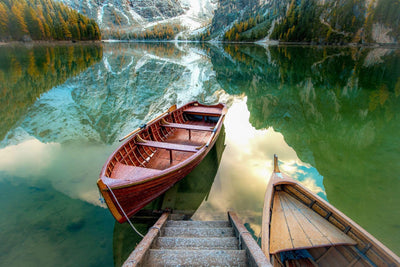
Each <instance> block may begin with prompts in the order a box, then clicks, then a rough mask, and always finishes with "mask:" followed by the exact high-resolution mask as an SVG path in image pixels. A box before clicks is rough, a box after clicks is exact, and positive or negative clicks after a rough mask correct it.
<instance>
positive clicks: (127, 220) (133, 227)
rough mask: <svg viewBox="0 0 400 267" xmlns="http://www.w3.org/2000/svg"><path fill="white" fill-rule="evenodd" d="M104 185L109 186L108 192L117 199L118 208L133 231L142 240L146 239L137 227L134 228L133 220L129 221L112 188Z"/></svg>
mask: <svg viewBox="0 0 400 267" xmlns="http://www.w3.org/2000/svg"><path fill="white" fill-rule="evenodd" d="M104 184H105V185H106V186H107V188H108V190H110V192H111V194H112V196H113V197H114V199H115V202H117V204H118V207H119V208H120V210H121V211H122V213H123V214H124V216H125V218H126V220H127V221H128V222H129V224H130V225H131V227H132V229H133V230H134V231H135V232H136V233H137V234H138V235H139V236H140V237H141V238H144V235H142V234H141V233H140V232H139V231H138V230H137V229H136V228H135V226H133V224H132V222H131V220H129V218H128V216H127V215H126V213H125V211H124V209H123V208H122V207H121V205H120V204H119V202H118V199H117V197H116V196H115V195H114V192H113V191H112V190H111V188H110V187H109V186H108V184H106V183H104Z"/></svg>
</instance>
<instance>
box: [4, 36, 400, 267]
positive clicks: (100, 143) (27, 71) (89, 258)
mask: <svg viewBox="0 0 400 267" xmlns="http://www.w3.org/2000/svg"><path fill="white" fill-rule="evenodd" d="M0 96H1V98H0V107H1V108H0V116H1V120H0V139H1V141H0V186H1V188H2V194H0V226H1V227H0V240H8V241H7V242H2V243H1V245H0V265H1V266H21V265H29V266H55V265H62V266H65V265H66V266H73V265H79V266H93V265H96V266H112V265H114V263H115V264H116V265H119V264H120V263H121V262H123V260H124V258H125V257H126V253H127V252H126V251H129V249H130V248H129V245H128V247H127V245H126V244H132V243H133V244H134V243H135V242H138V240H139V239H138V238H137V237H135V235H134V234H132V232H129V229H127V227H126V225H119V224H117V225H115V224H114V219H113V218H112V216H111V215H110V214H109V212H108V210H107V209H105V208H104V206H103V204H101V203H100V201H99V200H98V192H97V188H96V180H97V177H98V174H99V172H100V169H101V167H102V165H103V163H104V161H105V160H106V159H107V157H108V155H109V154H110V153H111V151H113V149H115V148H116V147H117V145H118V143H117V140H118V138H120V137H121V136H124V135H125V134H126V133H128V132H130V131H131V130H132V129H134V128H136V127H137V126H138V125H140V124H142V123H143V122H146V121H148V120H149V119H151V118H153V117H155V116H156V115H158V114H160V113H162V112H163V111H165V110H166V109H167V108H168V107H169V106H171V105H172V104H175V103H176V104H178V105H182V104H184V103H186V102H188V101H191V100H198V101H201V102H204V103H216V102H224V103H227V105H228V107H229V112H228V115H227V117H226V120H225V136H224V138H225V139H224V140H223V141H222V143H225V144H226V146H225V148H224V149H222V150H221V149H220V150H219V152H218V153H217V151H214V152H213V153H217V154H218V156H216V155H214V154H212V155H210V157H208V158H207V160H206V161H205V162H204V163H203V164H202V166H199V168H198V169H197V170H196V172H197V174H196V173H194V174H193V176H194V177H195V178H193V177H192V178H190V177H188V179H187V181H186V182H184V183H183V184H182V185H179V186H177V187H176V188H175V189H174V190H175V191H174V192H175V193H174V192H172V191H171V192H170V193H169V194H168V196H166V197H165V199H169V201H170V202H169V203H172V202H173V204H168V205H175V207H176V208H177V209H193V212H194V214H193V219H202V220H206V219H225V218H226V211H227V210H228V209H231V210H235V211H237V212H238V214H239V216H240V217H241V218H242V220H243V221H244V222H245V223H246V224H247V226H248V227H249V228H250V229H251V230H252V231H253V232H254V235H255V236H258V235H259V233H260V224H261V212H262V206H263V198H264V190H265V187H266V184H267V182H268V179H269V176H270V173H271V171H272V158H273V154H274V153H276V154H278V156H279V158H280V161H281V169H282V170H284V171H285V172H287V173H288V174H290V175H292V176H293V177H294V178H296V179H298V180H300V181H302V182H303V183H304V184H305V185H306V186H307V187H308V188H310V189H311V190H313V191H314V192H316V193H318V194H319V195H320V196H322V197H324V198H326V199H327V200H328V201H329V202H330V203H332V204H333V205H335V206H336V207H337V208H338V209H340V210H341V211H342V212H344V213H345V214H346V215H348V216H349V217H350V218H352V219H353V220H354V221H356V222H357V223H358V224H360V225H361V226H362V227H364V228H365V229H366V230H367V231H369V232H370V233H371V234H373V235H374V236H375V237H376V238H378V239H379V240H380V241H381V242H383V243H384V244H385V245H387V246H388V247H389V248H391V249H392V250H393V251H394V252H395V253H397V254H400V246H399V244H400V211H399V209H398V208H397V207H399V206H400V176H399V173H400V163H399V162H400V135H399V134H398V133H399V132H400V115H399V114H400V98H399V96H400V50H395V49H386V48H376V49H372V48H336V47H325V48H324V47H298V46H297V47H296V46H293V47H278V46H273V47H268V48H264V47H261V46H258V45H228V46H224V45H219V46H213V45H203V46H198V45H188V44H172V43H167V44H104V45H103V46H89V45H85V46H79V45H76V46H29V47H25V46H12V47H10V46H0ZM222 147H223V146H222ZM215 162H218V164H215ZM184 181H185V180H184ZM200 181H201V182H200ZM171 196H175V197H174V198H172V197H171ZM159 202H160V200H159ZM154 205H159V204H157V203H155V204H154ZM137 223H138V224H139V225H140V224H141V222H139V221H138V222H137ZM146 227H147V226H146V225H145V224H142V225H141V226H139V228H140V230H141V231H142V232H145V231H146Z"/></svg>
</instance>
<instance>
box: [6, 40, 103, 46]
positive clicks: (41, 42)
mask: <svg viewBox="0 0 400 267" xmlns="http://www.w3.org/2000/svg"><path fill="white" fill-rule="evenodd" d="M100 43H102V41H101V40H89V41H72V40H70V41H66V40H62V41H54V40H53V41H47V40H39V41H38V40H35V41H30V42H24V41H11V42H4V41H0V47H1V46H5V45H14V44H15V45H37V44H43V45H60V44H61V45H76V44H100Z"/></svg>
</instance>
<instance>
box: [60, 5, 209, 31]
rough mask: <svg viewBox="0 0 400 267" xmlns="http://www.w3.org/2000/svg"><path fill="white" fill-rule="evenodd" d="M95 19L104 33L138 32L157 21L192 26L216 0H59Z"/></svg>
mask: <svg viewBox="0 0 400 267" xmlns="http://www.w3.org/2000/svg"><path fill="white" fill-rule="evenodd" d="M58 1H61V2H63V3H65V4H67V5H69V6H70V7H72V8H73V9H76V10H78V11H79V12H81V13H83V14H85V15H87V16H89V17H90V18H93V19H95V20H96V22H97V23H98V24H99V25H100V28H101V29H102V31H103V32H105V31H111V32H113V31H125V32H138V31H140V30H144V29H146V28H149V27H152V26H154V25H156V24H166V23H176V24H179V25H182V26H184V27H185V28H188V29H192V30H193V29H195V28H198V27H200V26H201V25H202V24H204V23H206V22H207V21H209V20H210V19H211V17H212V12H213V11H214V9H215V8H216V4H217V1H216V0H200V1H190V0H58Z"/></svg>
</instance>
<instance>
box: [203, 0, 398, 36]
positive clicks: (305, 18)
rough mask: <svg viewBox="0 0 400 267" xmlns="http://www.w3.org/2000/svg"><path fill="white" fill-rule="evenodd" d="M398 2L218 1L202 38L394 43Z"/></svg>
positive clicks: (362, 0) (376, 0)
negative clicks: (206, 33)
mask: <svg viewBox="0 0 400 267" xmlns="http://www.w3.org/2000/svg"><path fill="white" fill-rule="evenodd" d="M399 14H400V2H399V1H391V0H339V1H333V0H307V1H306V0H266V1H262V0H250V1H244V0H220V1H219V5H218V8H217V10H216V11H215V15H214V17H213V20H212V23H211V25H210V27H209V29H210V30H209V32H208V35H207V36H205V37H204V38H203V39H205V40H213V39H217V40H225V41H255V40H260V39H263V38H266V39H268V40H269V39H270V40H278V41H280V42H308V43H318V44H344V43H361V44H365V43H398V42H399V40H400V16H399Z"/></svg>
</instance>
